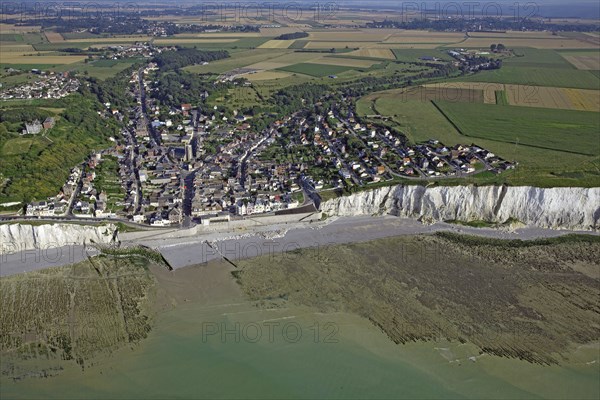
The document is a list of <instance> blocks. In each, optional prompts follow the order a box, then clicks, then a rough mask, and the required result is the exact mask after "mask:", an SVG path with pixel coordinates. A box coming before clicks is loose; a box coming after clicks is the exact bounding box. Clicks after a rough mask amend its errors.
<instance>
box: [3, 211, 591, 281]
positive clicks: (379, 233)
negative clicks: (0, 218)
mask: <svg viewBox="0 0 600 400" xmlns="http://www.w3.org/2000/svg"><path fill="white" fill-rule="evenodd" d="M436 232H455V233H462V234H468V235H475V236H483V237H490V238H498V239H522V240H531V239H539V238H549V237H557V236H562V235H566V234H572V233H583V234H590V235H599V234H600V232H590V231H568V230H553V229H543V228H536V227H525V228H520V229H515V230H508V229H494V228H472V227H467V226H460V225H453V224H448V223H436V224H433V225H426V224H422V223H420V222H419V221H417V220H414V219H403V218H398V217H393V216H360V217H333V218H330V219H328V220H327V221H323V222H312V223H310V222H293V221H290V222H288V223H281V224H269V225H260V224H256V225H255V226H252V227H247V228H239V227H236V228H232V229H231V230H228V227H227V225H225V226H223V228H222V229H221V230H216V231H210V232H203V231H202V230H200V231H199V232H198V233H195V231H192V230H169V231H166V232H164V231H163V232H158V233H157V232H131V233H123V234H120V235H119V237H120V240H121V242H122V245H123V246H135V245H144V246H148V247H151V248H154V249H156V250H158V251H160V252H161V253H162V254H163V256H164V257H165V258H166V259H167V260H168V261H169V263H170V264H171V266H172V267H173V268H175V269H177V268H183V267H186V266H190V265H196V264H203V263H206V262H209V261H213V260H220V259H222V258H223V257H226V258H227V259H229V260H231V261H233V262H235V261H236V260H241V259H246V258H252V257H257V256H264V255H272V256H275V255H280V254H282V253H284V252H286V251H293V250H296V249H302V248H308V247H326V246H328V245H332V244H345V243H355V242H366V241H370V240H375V239H381V238H386V237H392V236H404V235H418V234H432V233H436ZM89 254H95V253H93V250H92V249H90V248H87V249H85V248H84V247H83V246H70V247H62V248H58V249H46V250H32V251H29V252H19V253H14V254H7V255H2V256H0V276H9V275H15V274H19V273H24V272H30V271H36V270H40V269H45V268H50V267H58V266H63V265H69V264H72V263H74V262H78V261H81V260H83V259H85V258H86V257H87V256H88V255H89Z"/></svg>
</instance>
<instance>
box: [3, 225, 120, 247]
mask: <svg viewBox="0 0 600 400" xmlns="http://www.w3.org/2000/svg"><path fill="white" fill-rule="evenodd" d="M116 239H117V227H116V226H115V225H113V224H109V225H103V226H85V225H74V224H48V225H39V226H34V225H26V224H3V225H0V254H7V253H14V252H16V251H22V250H33V249H49V248H53V247H62V246H67V245H72V244H79V245H82V244H90V243H99V244H108V243H111V242H113V241H115V240H116Z"/></svg>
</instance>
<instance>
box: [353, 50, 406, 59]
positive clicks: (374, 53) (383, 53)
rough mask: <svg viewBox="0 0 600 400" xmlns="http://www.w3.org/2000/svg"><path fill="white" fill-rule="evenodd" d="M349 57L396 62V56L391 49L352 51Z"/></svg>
mask: <svg viewBox="0 0 600 400" xmlns="http://www.w3.org/2000/svg"><path fill="white" fill-rule="evenodd" d="M348 55H353V56H358V57H372V58H385V59H387V60H395V59H396V56H394V53H392V51H391V50H390V49H360V50H355V51H351V52H350V53H348Z"/></svg>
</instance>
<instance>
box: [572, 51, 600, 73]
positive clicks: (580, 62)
mask: <svg viewBox="0 0 600 400" xmlns="http://www.w3.org/2000/svg"><path fill="white" fill-rule="evenodd" d="M563 57H564V58H565V59H566V60H567V61H568V62H570V63H571V64H573V65H574V66H575V68H577V69H585V70H598V69H600V53H594V54H590V55H587V56H569V55H566V54H563Z"/></svg>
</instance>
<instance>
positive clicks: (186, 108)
mask: <svg viewBox="0 0 600 400" xmlns="http://www.w3.org/2000/svg"><path fill="white" fill-rule="evenodd" d="M191 109H192V105H191V104H188V103H186V104H182V105H181V111H190V110H191Z"/></svg>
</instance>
